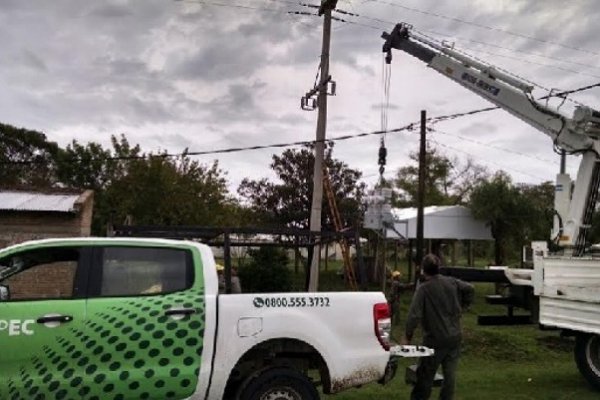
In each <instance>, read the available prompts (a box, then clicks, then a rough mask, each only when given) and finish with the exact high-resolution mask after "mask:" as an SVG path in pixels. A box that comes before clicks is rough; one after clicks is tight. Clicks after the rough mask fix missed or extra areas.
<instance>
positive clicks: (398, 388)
mask: <svg viewBox="0 0 600 400" xmlns="http://www.w3.org/2000/svg"><path fill="white" fill-rule="evenodd" d="M492 292H493V286H492V285H491V284H478V285H476V293H477V295H476V302H475V304H474V306H473V307H472V309H471V310H469V311H468V312H467V313H466V314H465V316H464V319H463V325H464V335H465V341H464V346H463V355H462V358H461V362H460V366H459V372H458V383H457V388H456V399H463V400H481V399H494V400H495V399H543V400H553V399H555V400H567V399H573V400H575V399H577V400H587V399H589V400H592V399H594V400H597V399H599V398H600V392H597V391H595V390H594V389H592V388H591V387H590V386H589V385H588V384H587V382H586V381H585V380H584V379H583V377H582V376H581V375H580V374H579V372H578V371H577V367H576V366H575V362H574V360H573V347H574V340H573V339H569V338H560V336H559V332H558V331H557V332H552V331H551V332H548V331H540V330H539V329H537V326H511V327H509V326H506V327H482V326H478V325H477V315H478V314H487V315H490V314H502V313H504V312H505V309H504V308H502V307H499V306H491V305H488V304H486V303H485V301H484V295H485V294H488V293H492ZM411 296H412V293H410V292H408V293H405V295H404V297H403V301H402V303H403V304H402V307H401V309H402V315H403V316H405V315H406V310H407V308H408V304H409V303H410V299H411ZM402 331H403V328H402V322H401V323H400V326H397V327H395V328H394V337H396V338H399V337H401V335H402ZM413 363H414V360H410V359H403V360H401V361H400V365H399V368H398V373H397V374H396V377H395V378H394V380H393V381H392V382H390V383H389V384H388V385H386V386H381V385H377V384H372V385H368V386H365V387H362V388H360V389H353V390H350V391H347V392H343V393H340V394H337V395H333V396H324V398H325V399H330V400H351V399H370V400H376V399H382V400H383V399H409V397H410V389H411V386H409V385H407V384H406V383H404V370H405V368H406V367H407V366H408V365H411V364H413ZM438 390H439V389H434V393H433V395H432V397H431V398H432V399H437V396H438Z"/></svg>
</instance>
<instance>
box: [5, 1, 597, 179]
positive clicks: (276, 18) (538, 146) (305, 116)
mask: <svg viewBox="0 0 600 400" xmlns="http://www.w3.org/2000/svg"><path fill="white" fill-rule="evenodd" d="M388 2H391V0H390V1H388ZM388 2H351V3H347V2H342V1H341V2H340V3H339V4H340V8H342V9H344V10H347V11H350V12H353V13H355V14H359V15H361V17H351V16H348V15H343V16H342V15H338V16H340V17H343V18H344V19H346V20H347V21H350V22H351V23H342V22H334V30H333V33H332V46H331V74H332V75H333V77H334V79H335V80H336V81H337V82H338V95H337V96H335V97H331V98H330V107H329V124H328V126H329V132H328V134H329V135H337V134H348V133H353V132H355V133H356V132H366V131H372V130H375V129H379V124H380V113H379V109H380V107H379V105H378V104H379V103H380V101H381V96H382V92H381V90H382V89H381V77H380V71H381V59H382V54H381V45H382V43H383V42H382V39H381V38H380V34H381V32H382V31H384V30H387V31H389V30H391V29H392V28H393V26H394V24H395V23H397V22H401V21H407V22H411V23H413V24H414V26H415V28H416V29H419V30H420V31H423V32H425V33H426V34H428V35H430V36H433V37H439V38H443V39H449V38H463V39H471V40H478V41H482V42H487V43H490V44H494V45H496V46H502V47H506V48H508V49H510V48H515V49H518V50H521V51H522V52H526V53H536V54H543V55H547V56H551V57H555V58H560V59H565V60H572V61H576V62H579V63H584V64H591V65H597V58H598V57H597V56H595V55H592V54H587V53H585V52H577V51H573V50H568V49H566V48H564V47H560V46H557V45H552V44H550V43H544V42H541V41H536V40H531V39H527V38H524V37H518V36H515V35H510V34H507V33H503V32H501V31H500V30H506V31H510V32H515V33H517V34H522V35H524V36H530V37H536V38H540V39H543V40H546V41H551V42H556V43H564V44H566V45H571V46H575V47H581V48H584V49H588V50H590V51H592V52H600V49H598V45H597V43H596V37H597V36H598V30H599V29H600V27H598V26H597V23H596V21H597V20H598V19H599V17H600V15H598V14H599V13H600V9H598V7H597V5H596V4H595V3H596V2H594V1H592V0H582V1H578V2H566V3H565V2H563V1H558V0H547V1H544V2H543V4H542V3H541V2H533V1H530V0H511V1H510V2H490V1H488V0H469V1H467V0H456V1H452V2H450V1H438V0H405V1H403V2H401V3H396V4H401V5H406V6H409V7H414V8H418V9H421V10H424V11H428V12H431V13H436V14H439V15H444V16H447V17H450V18H455V19H454V20H452V19H448V18H439V17H435V16H433V15H424V14H422V13H417V12H411V11H408V10H405V9H402V8H400V7H393V6H390V5H389V4H385V3H388ZM223 4H227V3H223ZM235 4H237V5H240V6H246V7H250V8H258V10H250V9H244V8H234V7H218V6H214V5H208V4H194V3H193V2H176V1H165V0H97V1H94V2H82V1H76V0H55V1H42V0H37V1H35V0H31V1H26V2H25V1H17V0H3V1H0V10H1V11H0V42H1V43H2V48H1V49H0V85H1V86H2V88H3V91H2V94H0V121H2V122H4V123H11V124H14V125H17V126H25V127H28V128H31V129H39V130H43V131H45V132H47V133H48V135H49V137H50V138H51V139H53V140H61V141H63V142H64V141H69V139H71V138H74V137H76V138H78V139H80V140H82V139H92V140H98V141H104V142H105V141H106V140H107V137H108V136H109V135H110V134H111V133H120V132H125V133H126V134H127V135H128V137H129V138H130V141H131V142H139V143H142V144H143V146H149V147H150V148H148V149H145V150H156V149H157V147H160V148H163V149H166V150H170V149H172V150H173V151H181V150H182V149H183V148H185V147H189V148H190V149H191V150H198V149H215V148H224V147H227V146H234V147H237V146H240V145H251V144H266V143H273V142H282V141H297V140H308V139H312V138H313V137H314V134H315V121H316V113H305V112H303V111H301V110H300V109H299V98H300V96H301V95H302V94H303V93H305V92H306V90H307V89H309V88H310V87H311V86H312V83H313V81H314V78H315V73H316V70H317V67H318V64H319V55H320V47H321V24H322V20H321V19H320V18H318V17H313V16H298V15H289V14H287V13H286V12H287V11H306V10H307V9H306V8H305V7H301V6H297V5H294V4H291V3H290V2H283V1H281V2H280V1H268V2H267V1H258V0H236V1H235V2H234V3H232V5H235ZM365 17H368V18H365ZM458 20H463V21H472V22H474V23H476V24H481V25H485V26H488V27H490V28H498V29H490V28H482V27H476V26H473V25H472V24H466V23H463V22H460V21H458ZM575 22H576V23H575ZM432 32H439V33H443V34H446V35H449V36H443V37H441V36H438V35H437V34H436V33H432ZM457 46H459V47H461V48H463V49H465V50H467V51H470V50H478V51H481V50H483V51H487V52H492V53H497V54H504V55H509V56H511V57H512V58H507V57H499V56H493V55H490V54H487V53H476V54H477V55H478V56H480V57H482V58H483V59H485V60H487V61H490V62H493V63H494V64H498V65H499V66H501V67H504V68H505V69H507V70H509V71H512V72H514V73H515V74H517V75H519V76H523V77H526V78H528V79H531V80H534V81H536V82H538V83H540V84H542V85H543V86H545V87H558V88H562V89H570V88H574V87H577V86H583V85H585V84H589V83H590V82H594V81H595V80H596V79H595V78H594V77H592V76H586V75H582V74H576V73H571V72H568V71H564V70H560V69H557V68H556V67H563V68H567V69H572V70H576V71H582V72H586V73H589V74H592V75H594V74H597V75H598V76H600V70H599V69H593V68H586V67H584V66H573V65H570V64H567V63H561V62H560V61H556V60H548V59H543V58H539V57H534V56H530V55H525V54H522V53H514V52H511V51H510V50H505V49H499V48H497V47H491V46H489V45H482V44H475V43H472V42H469V41H468V40H457ZM532 62H535V63H538V64H540V63H543V64H548V65H550V67H549V66H541V65H537V64H533V63H532ZM391 70H392V86H391V88H390V108H389V110H388V113H389V114H388V118H389V121H390V122H389V125H390V127H397V126H401V125H403V124H405V123H408V122H412V121H414V120H416V119H418V115H419V111H420V110H421V109H427V111H428V114H429V115H442V114H449V113H453V112H460V111H467V110H470V109H473V108H478V107H485V106H487V103H486V102H485V101H483V100H481V99H479V98H478V97H477V96H475V95H473V94H471V93H469V92H468V91H466V90H465V89H464V88H461V87H460V86H459V85H457V84H454V83H451V82H449V81H447V80H445V79H444V78H442V77H440V76H438V75H437V74H436V73H435V72H433V71H432V70H430V69H428V68H426V67H425V65H424V64H422V63H420V62H418V61H415V60H409V57H408V56H406V55H404V54H395V56H394V61H393V62H392V66H391ZM537 93H539V94H540V95H542V94H544V92H543V91H542V90H538V91H537ZM599 95H600V90H596V91H590V92H587V93H582V94H578V95H574V96H573V98H575V99H578V100H581V101H585V102H586V103H588V104H590V105H592V106H596V107H598V106H600V104H599V101H598V100H599V99H600V97H599ZM437 127H438V128H439V129H440V130H447V131H448V132H449V133H455V134H460V135H464V136H466V137H468V138H472V139H474V140H481V141H483V140H484V139H485V141H487V142H489V143H495V144H497V145H502V146H503V147H507V148H514V149H519V150H520V151H523V152H527V153H528V154H531V155H532V156H535V155H536V154H545V155H546V156H548V154H550V156H551V144H550V143H549V142H548V139H547V138H546V137H545V136H544V135H541V134H539V132H536V131H534V130H532V129H530V128H528V127H527V126H526V125H525V124H523V123H522V122H520V121H518V120H516V119H515V118H514V117H511V116H509V115H507V114H506V113H502V112H496V113H494V114H489V115H481V116H474V117H465V118H463V119H459V120H455V121H452V122H445V123H441V124H439V125H438V126H437ZM408 138H409V139H410V138H411V137H408ZM409 139H407V138H406V137H404V136H402V135H396V136H394V135H391V136H388V141H389V143H390V149H394V157H393V160H394V163H396V164H394V165H395V166H396V165H397V166H400V165H401V164H402V163H403V162H405V160H406V154H404V153H403V152H405V153H408V151H409V147H407V146H409V144H410V145H412V144H413V142H412V141H411V140H409ZM407 143H409V144H407ZM447 144H448V145H452V144H453V143H447ZM377 146H378V138H365V139H360V140H357V141H356V142H353V141H348V142H344V143H340V144H339V146H337V147H336V155H337V156H338V157H340V158H342V159H343V160H344V161H346V162H347V163H348V164H349V165H350V166H352V167H354V168H359V169H364V170H365V171H372V170H374V168H375V170H376V165H375V164H374V161H373V160H374V159H375V156H376V151H377ZM478 146H479V145H476V144H473V143H470V144H467V143H466V142H465V143H462V145H461V147H460V148H461V149H463V150H465V151H467V150H468V151H469V152H475V153H476V154H477V155H482V154H485V157H486V159H489V160H492V159H496V160H497V161H498V163H497V164H499V165H502V164H503V163H506V165H511V166H513V167H516V168H518V164H519V163H521V164H523V165H525V169H527V168H528V167H529V165H528V164H527V163H528V162H527V159H526V158H525V159H523V158H522V157H521V158H519V157H517V158H515V159H514V160H513V159H510V163H509V162H508V158H507V157H506V155H499V154H498V152H497V151H496V152H494V151H491V152H489V151H488V150H489V149H488V150H485V148H484V147H481V146H479V147H478ZM444 151H448V152H452V151H453V150H451V149H450V148H447V149H445V150H444ZM273 152H274V151H273V150H265V151H260V152H248V153H239V154H236V155H235V157H234V156H223V157H220V159H221V160H222V166H223V167H224V168H225V169H227V170H229V171H230V175H229V176H230V177H231V180H232V182H237V181H239V180H240V179H241V178H242V177H243V175H244V174H247V171H248V170H250V169H253V170H254V169H256V170H257V171H259V170H261V171H265V173H264V174H262V173H261V174H259V175H268V163H269V161H270V154H272V153H273ZM453 155H456V156H459V157H460V156H465V157H466V155H465V154H464V153H462V155H461V153H459V152H456V153H453ZM202 159H203V160H204V159H205V158H202ZM209 159H212V158H211V157H206V160H209ZM531 163H533V164H536V163H539V162H538V161H536V160H535V158H533V159H530V160H529V164H531ZM536 165H537V164H536ZM251 166H253V167H251ZM391 168H392V167H391V166H390V169H391ZM496 168H497V167H496ZM531 168H532V170H533V169H535V168H538V167H535V166H532V167H531ZM538 170H539V171H542V173H543V172H544V171H548V170H549V168H548V166H547V165H544V164H542V167H539V168H538ZM388 172H390V173H391V171H388ZM509 172H510V171H509ZM551 172H552V174H550V175H553V174H554V172H555V171H551ZM518 176H519V178H518V179H530V178H527V177H526V176H524V175H518ZM375 179H376V178H375ZM550 179H552V177H551V176H550Z"/></svg>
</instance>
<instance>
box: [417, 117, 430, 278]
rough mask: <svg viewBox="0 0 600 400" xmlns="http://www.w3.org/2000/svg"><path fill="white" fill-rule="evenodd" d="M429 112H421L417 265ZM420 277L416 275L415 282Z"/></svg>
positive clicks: (422, 239) (423, 199)
mask: <svg viewBox="0 0 600 400" xmlns="http://www.w3.org/2000/svg"><path fill="white" fill-rule="evenodd" d="M426 124H427V112H426V111H425V110H422V111H421V142H420V147H419V189H418V193H417V259H416V261H417V263H419V264H420V263H421V261H422V260H423V242H424V238H423V235H424V220H423V206H424V204H425V168H427V163H426V161H425V158H426V157H427V148H426V141H425V138H426V136H425V135H426V131H427V126H426ZM418 278H419V277H418V276H416V274H415V281H416V280H417V279H418Z"/></svg>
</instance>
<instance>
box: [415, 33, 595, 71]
mask: <svg viewBox="0 0 600 400" xmlns="http://www.w3.org/2000/svg"><path fill="white" fill-rule="evenodd" d="M423 31H424V32H429V33H431V34H433V35H439V36H446V37H449V38H452V39H457V40H462V41H465V42H470V43H476V44H479V45H483V46H489V47H494V48H496V49H501V50H506V51H510V52H513V53H519V54H524V55H527V56H533V57H541V58H546V59H548V60H553V61H560V62H563V63H566V64H572V65H578V66H580V67H587V68H594V69H600V67H599V66H596V65H592V64H585V63H581V62H577V61H571V60H565V59H564V58H559V57H552V56H547V55H544V54H539V53H531V52H527V51H523V50H519V49H515V48H512V47H506V46H499V45H497V44H494V43H489V42H484V41H481V40H474V39H469V38H466V37H461V36H455V35H449V34H447V33H441V32H437V31H432V30H427V29H423Z"/></svg>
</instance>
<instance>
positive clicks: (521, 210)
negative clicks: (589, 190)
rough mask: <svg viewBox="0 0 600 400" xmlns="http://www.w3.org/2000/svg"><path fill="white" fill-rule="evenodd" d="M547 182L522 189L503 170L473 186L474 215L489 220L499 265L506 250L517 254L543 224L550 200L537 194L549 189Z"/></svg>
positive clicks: (496, 260)
mask: <svg viewBox="0 0 600 400" xmlns="http://www.w3.org/2000/svg"><path fill="white" fill-rule="evenodd" d="M547 185H548V184H547V183H546V184H544V186H540V187H537V188H533V187H528V188H527V189H526V190H522V188H519V187H517V186H515V185H513V183H512V181H511V179H510V177H509V176H508V175H507V174H506V173H505V172H503V171H500V172H498V173H496V174H495V175H494V176H493V177H492V179H490V180H485V181H483V182H481V183H480V184H479V185H478V186H477V187H475V188H474V189H473V192H472V193H471V201H470V207H471V211H472V212H473V216H474V217H475V218H477V219H481V220H484V221H488V224H489V226H490V228H491V231H492V236H493V237H494V250H495V251H494V252H495V263H496V265H504V263H505V261H506V255H507V250H509V249H513V250H515V253H517V252H516V250H520V248H521V246H523V245H524V244H525V240H526V239H530V238H531V235H533V234H534V233H535V234H537V233H538V231H540V230H541V228H542V227H543V221H544V218H543V210H544V208H545V205H546V204H547V200H544V199H540V198H538V197H536V193H540V192H545V191H547V190H548V186H547ZM538 224H540V225H539V226H538ZM517 254H518V253H517Z"/></svg>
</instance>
